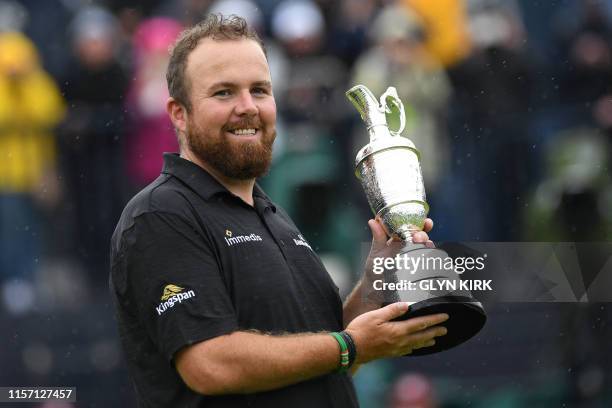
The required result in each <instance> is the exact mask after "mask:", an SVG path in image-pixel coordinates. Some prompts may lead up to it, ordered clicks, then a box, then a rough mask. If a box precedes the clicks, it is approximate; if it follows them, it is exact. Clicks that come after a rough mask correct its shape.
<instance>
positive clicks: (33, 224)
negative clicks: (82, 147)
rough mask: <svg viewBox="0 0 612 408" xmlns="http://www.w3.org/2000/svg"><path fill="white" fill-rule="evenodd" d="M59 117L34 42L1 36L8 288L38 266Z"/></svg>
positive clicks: (51, 199) (53, 187)
mask: <svg viewBox="0 0 612 408" xmlns="http://www.w3.org/2000/svg"><path fill="white" fill-rule="evenodd" d="M63 114H64V102H63V100H62V97H61V95H60V93H59V90H58V88H57V86H56V84H55V83H54V81H53V80H52V79H51V77H50V76H49V75H48V74H47V73H46V72H45V71H44V70H43V69H42V67H41V66H40V61H39V59H38V53H37V50H36V47H35V46H34V44H32V42H31V41H30V40H29V39H28V38H26V37H25V36H24V35H22V34H20V33H17V32H5V33H0V273H1V275H0V282H2V281H7V285H11V282H8V281H13V280H16V281H19V280H25V281H28V280H31V279H32V278H33V277H34V274H35V272H36V270H37V267H38V265H39V261H40V254H41V244H42V243H41V235H42V233H43V231H41V225H42V218H43V214H44V212H43V209H44V208H46V207H49V206H53V205H54V204H56V203H57V201H58V194H59V193H58V184H57V183H58V179H57V176H56V165H57V163H56V146H55V137H54V135H53V129H54V127H55V126H56V125H57V124H58V122H59V121H60V120H61V119H62V116H63ZM11 292H12V290H11V288H10V287H9V286H5V287H4V288H3V294H4V295H6V294H10V293H11Z"/></svg>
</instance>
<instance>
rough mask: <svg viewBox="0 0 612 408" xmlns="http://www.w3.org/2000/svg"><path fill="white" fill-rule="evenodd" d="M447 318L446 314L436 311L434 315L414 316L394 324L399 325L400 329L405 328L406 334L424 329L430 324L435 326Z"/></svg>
mask: <svg viewBox="0 0 612 408" xmlns="http://www.w3.org/2000/svg"><path fill="white" fill-rule="evenodd" d="M447 320H448V315H447V314H446V313H438V314H434V315H427V316H420V317H414V318H412V319H408V320H405V321H402V322H397V323H396V324H399V325H401V326H402V329H401V330H405V333H406V334H410V333H416V332H419V331H422V330H425V329H427V328H429V327H431V326H435V325H437V324H440V323H442V322H445V321H447Z"/></svg>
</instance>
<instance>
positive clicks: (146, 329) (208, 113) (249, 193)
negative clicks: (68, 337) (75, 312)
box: [110, 15, 448, 408]
mask: <svg viewBox="0 0 612 408" xmlns="http://www.w3.org/2000/svg"><path fill="white" fill-rule="evenodd" d="M167 81H168V88H169V91H170V96H171V97H170V98H169V100H168V103H167V111H168V114H169V116H170V118H171V120H172V123H173V125H174V127H175V128H176V132H177V135H178V138H179V145H180V155H174V154H166V155H165V156H164V167H163V169H162V172H161V175H160V176H159V178H158V179H157V180H155V181H154V182H153V183H152V184H151V185H149V186H148V187H146V188H145V189H144V190H143V191H141V192H140V193H139V194H137V195H136V196H135V197H134V198H133V199H132V200H131V201H130V203H129V204H128V205H127V206H126V208H125V210H124V212H123V214H122V216H121V219H120V221H119V224H118V225H117V228H116V230H115V233H114V235H113V238H112V248H111V258H112V267H111V276H110V288H111V292H112V295H113V298H114V303H115V307H116V311H117V320H118V324H119V332H120V337H121V342H122V346H123V348H124V351H125V355H126V357H127V362H128V366H129V368H130V372H131V375H132V377H133V379H134V383H135V389H136V394H137V399H138V403H139V406H140V407H245V406H250V407H281V406H282V407H284V406H289V407H292V408H297V407H354V406H357V405H358V404H357V400H356V397H355V392H354V389H353V385H352V381H351V378H350V371H351V370H354V369H355V368H356V367H357V366H358V365H360V364H363V363H367V362H368V361H371V360H374V359H377V358H384V357H392V356H400V355H404V354H407V353H410V352H411V351H412V350H414V349H417V348H420V347H427V346H431V345H433V344H434V342H435V340H434V338H435V337H436V336H440V335H444V334H445V333H446V329H445V328H444V327H442V326H439V324H440V323H441V322H443V321H444V320H446V319H447V318H448V316H447V315H445V314H439V315H431V316H424V317H419V318H414V319H408V320H405V321H400V322H391V320H393V319H394V318H397V317H399V316H401V315H403V314H404V313H406V311H407V309H408V305H407V304H405V303H396V304H391V305H388V306H386V307H383V308H380V309H378V306H380V305H372V304H368V303H365V302H363V301H362V293H363V290H364V288H365V287H366V286H367V285H368V284H370V285H371V279H372V273H371V264H372V262H371V261H370V262H368V265H366V272H365V273H364V277H363V279H362V280H361V281H360V283H359V284H358V285H357V286H356V288H355V290H354V291H353V293H352V294H351V295H350V296H349V297H348V299H347V300H346V301H345V303H344V305H343V304H342V302H341V299H340V297H339V294H338V288H337V287H336V286H335V285H334V283H333V282H332V280H331V279H330V277H329V275H328V274H327V272H326V270H325V268H324V267H323V265H322V263H321V261H320V259H319V258H318V256H317V255H316V254H315V253H314V252H313V251H312V250H311V249H310V246H309V245H305V244H304V242H305V241H304V239H303V237H302V236H301V234H300V231H299V230H298V229H297V227H296V226H295V225H294V224H293V222H292V221H291V219H290V218H289V217H288V216H287V214H286V213H285V212H284V211H283V210H282V209H281V208H279V207H277V206H276V205H274V203H272V202H271V201H270V199H269V198H268V197H267V196H266V195H265V194H264V192H263V191H262V190H261V189H260V188H259V186H258V185H257V184H256V183H255V179H256V178H257V177H259V176H261V175H263V174H264V173H265V172H266V171H267V169H268V167H269V165H270V161H271V155H272V144H273V142H274V138H275V137H276V130H275V122H276V105H275V101H274V96H273V94H272V83H271V79H270V71H269V68H268V63H267V60H266V55H265V51H264V48H263V44H262V42H261V40H260V39H259V38H258V37H257V35H256V34H255V33H254V32H253V31H251V30H250V29H249V28H248V27H247V25H246V23H245V21H244V20H243V19H241V18H239V17H235V16H232V17H229V18H224V17H221V16H216V15H211V16H208V17H207V18H206V19H205V20H204V21H203V22H201V23H199V24H198V25H196V26H194V27H192V28H190V29H188V30H186V31H185V32H183V33H182V34H181V36H180V37H179V39H178V40H177V42H176V44H175V46H174V48H173V50H172V51H171V58H170V63H169V66H168V71H167ZM369 226H370V228H371V230H372V233H373V237H374V238H373V247H372V252H371V254H370V256H371V257H373V256H375V255H377V254H379V253H381V251H384V248H385V246H386V242H387V239H388V237H387V236H386V235H385V233H384V230H383V229H382V227H381V226H380V225H379V224H378V223H377V222H375V221H373V220H370V222H369ZM431 226H432V223H431V220H428V221H427V224H426V230H430V229H431ZM415 238H416V241H418V242H426V241H427V240H428V237H427V234H426V233H425V232H421V233H418V234H417V235H416V236H415Z"/></svg>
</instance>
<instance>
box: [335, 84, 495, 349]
mask: <svg viewBox="0 0 612 408" xmlns="http://www.w3.org/2000/svg"><path fill="white" fill-rule="evenodd" d="M346 96H347V97H348V99H349V100H350V101H351V102H352V103H353V105H354V106H355V107H356V108H357V110H358V111H359V113H360V115H361V118H362V119H363V121H364V122H365V124H366V126H367V130H368V133H369V135H370V143H368V144H367V145H365V146H364V147H363V148H362V149H361V150H360V151H359V153H357V157H356V159H355V167H356V170H355V174H356V175H357V178H359V180H360V181H361V184H362V186H363V189H364V190H365V193H366V196H367V199H368V202H369V204H370V208H371V209H372V212H373V213H374V214H375V216H376V218H377V219H378V220H379V221H380V222H381V223H382V225H383V227H384V229H385V231H386V232H387V234H388V235H389V236H392V237H397V238H400V239H401V240H402V241H404V242H405V246H404V247H403V248H402V249H401V250H400V255H401V256H405V257H412V258H415V259H416V258H421V261H420V262H423V263H422V265H428V266H429V265H432V267H428V268H421V269H420V270H414V269H409V268H397V269H394V270H393V271H391V272H390V273H386V274H385V277H384V279H385V281H386V282H392V283H396V284H397V283H399V282H402V283H404V284H405V286H404V287H409V286H410V285H412V287H413V289H411V290H386V291H384V292H385V293H384V294H383V299H384V300H383V305H384V304H388V303H391V302H397V301H404V302H408V303H410V304H411V306H410V310H409V311H408V313H406V314H405V315H404V316H402V317H401V318H400V320H404V319H408V318H412V317H417V316H423V315H427V314H433V313H440V312H443V313H448V315H449V316H450V318H449V320H448V321H446V322H445V323H444V326H445V327H447V328H448V334H447V335H446V336H442V337H439V338H437V339H436V344H435V346H432V347H426V348H421V349H418V350H414V351H413V352H412V353H411V354H410V355H424V354H431V353H436V352H439V351H442V350H446V349H449V348H451V347H454V346H456V345H458V344H461V343H463V342H464V341H466V340H468V339H470V338H471V337H473V336H474V335H475V334H476V333H478V332H479V331H480V329H481V328H482V327H483V326H484V323H485V321H486V314H485V312H484V309H483V308H482V304H481V303H480V302H479V301H478V300H476V299H475V298H474V297H473V296H472V294H471V293H470V292H469V291H467V290H464V289H461V285H459V284H458V283H459V282H460V278H459V274H458V273H456V272H455V271H453V270H448V269H445V268H443V267H442V262H436V261H441V260H446V259H448V254H447V253H446V252H445V251H443V250H441V249H436V248H427V247H426V246H425V245H422V244H413V242H412V236H413V234H414V233H415V232H417V231H420V230H422V229H423V224H424V222H425V219H426V218H427V213H428V212H429V205H428V204H427V202H426V196H425V186H424V185H423V176H422V173H421V163H420V152H419V151H418V150H417V149H416V147H415V145H414V143H413V142H412V141H411V140H409V139H407V138H405V137H402V136H401V133H402V131H403V130H404V127H405V122H406V116H405V112H404V107H403V104H402V101H401V100H400V98H399V96H398V95H397V91H396V89H395V88H394V87H389V88H388V89H387V91H386V92H385V93H384V94H383V95H382V96H381V97H380V100H378V99H376V97H375V96H374V95H373V94H372V92H371V91H370V90H369V89H368V88H367V87H365V86H364V85H357V86H354V87H353V88H351V89H349V90H348V91H347V92H346ZM392 111H398V113H399V119H400V124H399V129H398V130H397V131H392V130H390V129H389V126H388V124H387V116H386V114H387V113H391V112H392ZM426 260H428V261H426ZM425 261H426V262H425ZM438 265H439V267H437V266H438ZM424 280H427V281H428V282H434V283H435V282H438V281H439V282H441V284H440V285H437V286H436V285H429V286H430V290H423V289H419V282H420V281H424ZM442 283H444V284H442ZM396 286H397V285H396ZM414 288H416V289H414Z"/></svg>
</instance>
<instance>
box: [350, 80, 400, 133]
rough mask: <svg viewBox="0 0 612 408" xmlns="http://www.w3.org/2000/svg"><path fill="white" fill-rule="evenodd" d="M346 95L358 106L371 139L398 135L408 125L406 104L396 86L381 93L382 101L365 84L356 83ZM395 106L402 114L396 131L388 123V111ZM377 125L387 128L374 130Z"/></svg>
mask: <svg viewBox="0 0 612 408" xmlns="http://www.w3.org/2000/svg"><path fill="white" fill-rule="evenodd" d="M346 97H347V98H348V99H349V101H351V103H352V104H353V105H354V106H355V108H357V111H359V114H360V115H361V119H363V121H364V122H365V124H366V126H367V129H368V132H369V133H370V140H371V141H374V140H375V139H377V138H378V137H384V136H398V135H400V134H401V133H402V131H403V130H404V127H405V126H406V113H405V112H404V105H403V104H402V101H401V99H400V98H399V96H398V95H397V90H396V89H395V87H392V86H390V87H389V88H387V90H386V91H385V93H384V94H382V95H381V97H380V101H379V100H378V99H376V97H375V96H374V94H373V93H372V91H370V90H369V89H368V88H367V87H366V86H365V85H361V84H360V85H355V86H354V87H352V88H351V89H349V90H348V91H346ZM392 105H393V106H394V107H395V108H396V109H397V110H398V111H399V115H400V127H399V129H398V130H396V131H392V130H390V129H389V126H388V124H387V117H386V116H385V114H386V113H391V106H392ZM376 126H381V127H384V128H386V130H384V131H381V130H374V129H373V128H374V127H376Z"/></svg>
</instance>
